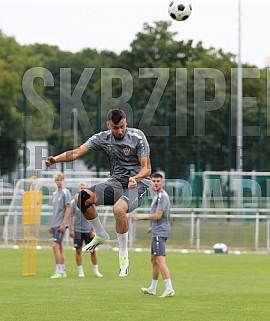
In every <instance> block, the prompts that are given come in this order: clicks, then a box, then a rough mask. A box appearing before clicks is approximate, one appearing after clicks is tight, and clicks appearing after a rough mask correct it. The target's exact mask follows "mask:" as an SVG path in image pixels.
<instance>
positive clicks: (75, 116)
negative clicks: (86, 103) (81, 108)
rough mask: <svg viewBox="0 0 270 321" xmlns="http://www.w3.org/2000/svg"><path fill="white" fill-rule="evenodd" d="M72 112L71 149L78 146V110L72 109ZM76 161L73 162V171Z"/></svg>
mask: <svg viewBox="0 0 270 321" xmlns="http://www.w3.org/2000/svg"><path fill="white" fill-rule="evenodd" d="M72 112H73V148H76V147H77V146H78V108H72ZM75 164H76V161H75V162H73V170H74V171H75V166H76V165H75Z"/></svg>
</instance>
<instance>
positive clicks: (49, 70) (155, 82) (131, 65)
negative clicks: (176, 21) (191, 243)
mask: <svg viewBox="0 0 270 321" xmlns="http://www.w3.org/2000/svg"><path fill="white" fill-rule="evenodd" d="M170 26H171V23H170V22H167V21H157V22H155V23H153V24H148V23H145V24H144V25H143V28H142V31H140V32H138V33H137V34H136V36H135V39H134V40H133V41H132V42H131V44H130V48H129V49H127V50H124V51H122V52H121V53H120V54H116V53H115V52H111V51H97V50H96V49H93V48H85V49H83V50H81V51H80V52H76V53H72V52H66V51H61V50H60V49H59V47H57V46H50V45H47V44H32V45H20V44H19V43H18V42H17V41H16V39H15V38H13V37H9V36H6V35H5V34H4V33H2V32H0V48H1V49H0V129H1V135H0V146H1V150H0V171H1V175H4V174H6V173H9V172H10V171H12V170H14V169H15V167H16V164H17V163H18V162H19V161H20V160H19V157H20V153H19V150H20V149H21V147H22V144H23V137H24V130H26V129H25V124H27V138H28V139H29V140H41V139H43V140H47V141H48V142H49V145H50V152H51V153H59V152H61V151H63V150H66V149H71V148H73V127H72V119H73V118H72V117H73V115H72V111H73V109H74V108H77V110H78V122H79V141H78V143H79V144H80V143H82V142H84V141H85V140H86V139H87V138H88V137H89V136H90V135H92V134H94V133H95V132H97V131H100V130H103V129H105V128H106V122H105V117H106V113H107V111H108V109H109V108H110V107H111V105H115V107H120V108H123V109H126V110H127V114H128V124H129V125H130V126H135V127H138V128H140V129H142V130H143V131H145V133H146V135H147V137H148V140H149V143H150V146H151V160H152V165H153V169H154V170H163V171H165V172H166V175H167V177H168V178H187V176H188V172H189V166H190V164H195V166H196V170H197V171H203V170H205V169H212V170H226V169H230V168H235V167H236V165H235V150H236V101H237V93H236V89H235V88H236V86H237V77H236V69H237V57H236V56H235V55H234V54H232V53H226V52H224V51H223V50H222V49H215V48H213V47H211V48H204V47H203V44H202V42H198V43H194V42H193V41H192V40H188V41H183V40H176V36H177V34H176V33H175V32H171V31H170ZM243 68H244V69H245V70H246V76H245V74H244V77H243V96H244V97H245V98H244V99H248V97H256V102H255V103H254V102H253V106H252V107H253V108H243V124H244V126H245V128H244V131H243V146H244V150H243V154H244V159H243V167H244V170H247V171H249V170H253V169H255V170H265V171H267V170H268V168H269V162H270V160H269V153H270V150H269V146H268V144H267V134H268V128H267V126H268V122H267V68H265V69H258V68H256V66H252V65H248V64H244V65H243ZM250 101H251V100H250ZM25 104H27V116H28V117H27V119H24V116H25ZM95 154H96V153H95ZM85 162H86V164H87V165H88V166H89V167H92V166H97V165H98V168H99V169H107V168H108V166H107V160H106V159H105V158H103V156H100V155H89V156H87V157H85Z"/></svg>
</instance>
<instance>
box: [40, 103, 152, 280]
mask: <svg viewBox="0 0 270 321" xmlns="http://www.w3.org/2000/svg"><path fill="white" fill-rule="evenodd" d="M107 127H108V130H106V131H102V132H100V133H98V134H95V135H93V136H92V137H90V138H89V139H88V140H87V141H86V142H85V143H84V144H83V145H81V146H80V147H78V148H76V149H74V150H71V151H67V152H64V153H62V154H60V155H57V156H54V157H53V156H49V157H48V158H47V159H46V160H45V163H46V165H47V166H50V165H52V164H55V163H59V162H70V161H74V160H76V159H77V158H79V157H81V156H83V155H85V154H86V153H88V152H89V151H101V152H103V153H104V154H105V155H106V156H107V158H108V160H109V165H110V177H109V179H108V180H107V181H105V182H102V183H99V184H96V185H94V186H91V187H89V188H86V189H84V190H82V191H81V192H80V193H79V195H78V198H77V206H78V207H79V208H80V210H81V211H82V212H83V214H84V216H85V217H86V219H88V220H89V222H90V223H91V225H92V227H93V228H94V230H95V231H96V236H95V237H94V239H93V240H92V241H91V242H90V243H89V244H87V245H86V246H85V247H84V248H83V251H91V250H93V249H95V248H96V247H97V246H98V245H100V244H104V243H105V242H106V241H108V240H109V235H108V233H107V232H106V230H105V229H104V227H103V225H102V224H101V222H100V219H99V217H98V214H97V211H96V208H95V206H94V205H113V213H114V217H115V222H116V234H117V239H118V242H119V266H120V269H119V273H118V275H119V276H120V277H125V276H127V275H128V273H129V258H128V219H127V215H126V214H127V213H128V212H132V211H134V210H135V209H136V208H137V207H139V206H140V205H141V203H142V201H143V199H144V197H145V194H146V190H147V188H148V187H149V185H150V177H149V175H150V174H151V163H150V148H149V144H148V142H147V139H146V137H145V135H144V133H143V132H142V131H141V130H139V129H135V128H129V127H127V120H126V114H125V112H124V111H123V110H120V109H116V108H115V109H111V110H109V112H108V114H107Z"/></svg>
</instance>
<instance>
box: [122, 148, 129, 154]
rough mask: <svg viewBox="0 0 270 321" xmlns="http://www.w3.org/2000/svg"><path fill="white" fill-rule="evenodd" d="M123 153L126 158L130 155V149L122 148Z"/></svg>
mask: <svg viewBox="0 0 270 321" xmlns="http://www.w3.org/2000/svg"><path fill="white" fill-rule="evenodd" d="M123 153H124V155H125V156H128V155H129V154H130V148H129V147H124V148H123Z"/></svg>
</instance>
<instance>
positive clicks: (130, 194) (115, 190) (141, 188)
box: [88, 179, 147, 212]
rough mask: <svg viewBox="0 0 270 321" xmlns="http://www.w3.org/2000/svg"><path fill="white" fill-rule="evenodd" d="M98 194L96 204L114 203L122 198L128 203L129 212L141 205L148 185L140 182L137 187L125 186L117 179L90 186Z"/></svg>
mask: <svg viewBox="0 0 270 321" xmlns="http://www.w3.org/2000/svg"><path fill="white" fill-rule="evenodd" d="M88 189H89V190H90V191H92V192H93V193H95V195H96V196H97V199H98V200H97V203H96V205H114V204H115V203H116V202H117V201H118V200H119V199H120V198H121V199H123V200H124V201H125V202H126V203H127V204H128V212H132V211H134V210H135V209H136V208H137V207H139V206H140V205H141V204H142V202H143V200H144V198H145V196H146V191H147V187H146V186H145V185H144V184H142V183H140V182H138V185H137V187H136V188H133V189H128V188H124V187H123V186H122V185H121V184H120V183H119V181H117V180H116V179H110V180H108V181H106V182H104V183H100V184H96V185H93V186H91V187H88Z"/></svg>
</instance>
